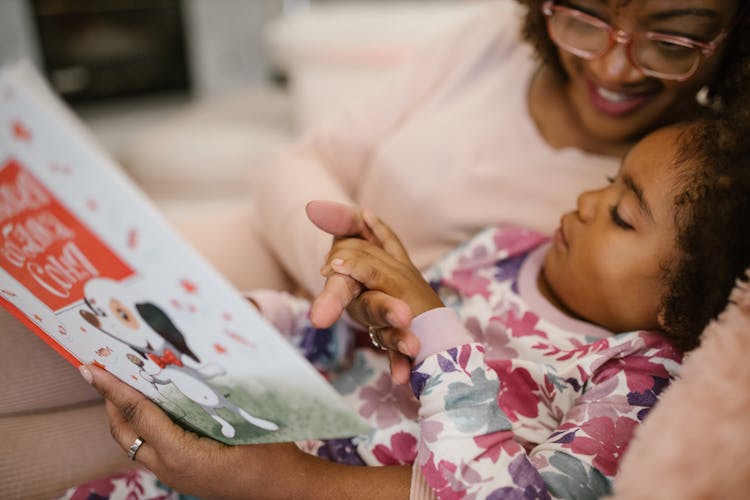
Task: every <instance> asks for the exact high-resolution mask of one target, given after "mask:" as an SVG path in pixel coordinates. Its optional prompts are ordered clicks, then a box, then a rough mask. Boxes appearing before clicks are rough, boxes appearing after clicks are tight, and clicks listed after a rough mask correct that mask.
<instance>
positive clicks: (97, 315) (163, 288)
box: [0, 63, 367, 444]
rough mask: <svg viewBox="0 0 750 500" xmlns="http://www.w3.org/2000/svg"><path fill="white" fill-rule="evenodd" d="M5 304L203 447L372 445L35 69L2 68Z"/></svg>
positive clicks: (0, 271) (1, 284)
mask: <svg viewBox="0 0 750 500" xmlns="http://www.w3.org/2000/svg"><path fill="white" fill-rule="evenodd" d="M0 304H2V305H3V306H5V307H7V308H8V309H9V310H10V311H11V312H12V313H13V314H14V315H16V316H17V317H18V318H19V319H21V320H22V321H23V322H24V323H25V324H26V325H27V326H29V328H30V329H31V330H32V331H33V332H34V333H36V334H37V335H39V336H40V337H41V338H42V339H43V340H44V341H45V342H47V343H48V344H49V345H50V346H52V347H53V348H55V349H56V350H57V351H58V352H59V353H60V354H61V355H62V356H64V357H65V358H66V359H68V361H70V362H71V363H72V364H74V365H77V364H80V363H94V364H97V365H98V366H101V367H103V368H105V369H106V370H108V371H109V372H111V373H113V374H114V375H116V376H117V377H118V378H120V379H121V380H123V381H125V382H126V383H128V384H130V385H131V386H133V387H135V388H136V389H138V390H139V391H141V392H142V393H143V394H145V395H146V396H148V397H149V398H150V399H151V400H153V401H155V402H156V403H157V404H159V405H160V406H161V407H162V408H163V409H164V410H165V411H166V412H167V413H169V414H170V415H171V416H172V418H173V419H174V420H175V421H176V422H178V423H179V424H180V425H183V426H184V427H186V428H188V429H191V430H193V431H196V432H198V433H200V434H201V435H205V436H209V437H211V438H214V439H216V440H219V441H222V442H225V443H228V444H245V443H265V442H282V441H293V440H301V439H311V438H320V439H324V438H335V437H344V436H352V435H356V434H361V433H363V432H367V427H366V425H365V424H364V423H363V422H362V421H361V420H360V419H359V417H358V415H357V414H356V412H354V411H352V410H351V409H350V408H348V407H347V405H346V403H345V402H344V401H343V399H342V398H341V397H340V396H339V395H338V394H337V393H336V391H335V390H334V389H333V388H332V387H331V386H330V385H329V384H328V383H327V382H326V381H325V379H324V378H323V377H322V376H321V375H320V374H319V373H318V372H317V371H316V370H315V369H314V368H313V367H312V366H311V365H310V364H309V363H308V362H307V361H306V360H305V359H304V358H303V357H302V356H300V355H299V354H298V353H297V351H296V350H295V349H294V348H293V347H292V346H291V345H290V344H288V343H287V341H286V340H285V339H284V338H283V337H282V336H281V334H279V333H278V332H277V331H275V330H274V328H273V327H272V326H270V325H269V324H268V323H267V322H266V321H265V320H264V319H263V318H262V317H261V316H260V315H259V314H258V313H257V312H256V311H255V309H254V308H253V307H252V306H250V305H249V304H248V303H247V301H246V300H245V299H244V298H243V297H242V296H241V294H240V293H239V292H238V291H237V290H235V289H234V288H233V287H232V286H231V285H230V284H229V283H228V282H227V281H226V280H225V279H224V278H223V277H222V276H221V275H220V274H219V273H218V272H217V271H215V270H214V269H213V268H212V267H211V266H210V265H209V264H208V263H207V262H205V261H204V260H203V259H202V258H201V257H200V256H199V255H198V254H197V252H196V251H194V250H193V249H192V248H191V247H190V246H189V245H188V244H187V243H185V242H184V241H183V240H182V239H181V238H180V237H179V236H178V235H177V234H176V233H175V232H174V231H173V230H172V229H171V228H170V227H169V225H168V224H167V223H166V221H165V220H164V219H163V218H162V217H161V215H160V214H159V212H158V211H157V210H156V209H155V208H154V207H153V206H152V204H151V203H150V201H149V200H148V199H147V198H146V197H145V196H144V195H143V194H142V193H141V192H140V191H139V189H138V188H137V187H136V186H135V185H134V184H133V183H132V182H131V181H130V180H129V178H128V177H127V176H126V175H125V174H123V173H122V171H121V170H120V169H119V167H118V166H117V165H116V164H114V163H113V161H112V160H111V159H110V158H109V157H108V156H107V154H105V153H104V152H103V151H102V150H101V149H100V148H99V147H98V145H97V144H96V142H95V141H94V140H93V139H92V137H91V135H90V133H89V132H88V131H87V130H86V128H85V126H84V125H83V124H82V123H81V122H80V121H79V120H78V119H77V118H76V116H75V115H74V114H73V113H72V112H71V111H70V110H69V109H67V108H66V107H65V105H64V104H63V103H62V102H61V101H60V100H59V99H58V98H57V97H56V96H55V95H54V94H53V93H52V92H51V91H50V90H49V88H48V87H47V85H46V83H45V82H44V81H43V80H42V79H41V77H39V76H38V74H37V73H36V71H35V70H34V69H33V68H32V67H31V66H30V65H28V64H24V63H21V64H15V65H11V66H6V67H3V68H0ZM30 334H31V333H30Z"/></svg>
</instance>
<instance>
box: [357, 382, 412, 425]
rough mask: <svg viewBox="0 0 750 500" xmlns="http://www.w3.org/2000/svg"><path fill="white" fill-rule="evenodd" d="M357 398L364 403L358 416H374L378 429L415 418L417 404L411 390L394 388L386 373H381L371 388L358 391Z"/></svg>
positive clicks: (403, 387) (400, 386) (402, 387)
mask: <svg viewBox="0 0 750 500" xmlns="http://www.w3.org/2000/svg"><path fill="white" fill-rule="evenodd" d="M359 398H360V399H361V400H362V401H363V402H364V403H363V404H362V405H361V406H360V408H359V414H360V415H362V416H363V417H364V418H370V417H371V416H373V415H375V421H376V422H377V426H378V428H380V429H386V428H388V427H390V426H392V425H396V424H398V423H399V422H400V421H401V420H403V419H408V420H414V419H415V418H417V412H418V409H419V403H418V402H417V400H416V399H415V398H414V394H413V393H412V392H411V389H410V388H409V387H406V386H402V385H399V386H394V385H393V382H392V380H391V377H390V375H389V374H388V373H385V372H384V373H381V374H380V377H378V379H377V380H376V381H375V383H373V384H372V385H371V386H368V387H364V388H363V389H362V390H361V391H359Z"/></svg>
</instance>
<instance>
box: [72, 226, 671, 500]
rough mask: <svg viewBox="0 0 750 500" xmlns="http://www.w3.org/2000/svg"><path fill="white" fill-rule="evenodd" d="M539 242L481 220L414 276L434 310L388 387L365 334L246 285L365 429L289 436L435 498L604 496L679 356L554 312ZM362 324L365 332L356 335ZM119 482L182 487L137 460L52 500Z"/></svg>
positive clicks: (655, 339)
mask: <svg viewBox="0 0 750 500" xmlns="http://www.w3.org/2000/svg"><path fill="white" fill-rule="evenodd" d="M547 247H548V244H547V243H546V242H545V239H544V238H543V237H542V236H540V235H538V234H536V233H533V232H530V231H526V230H522V229H517V228H500V227H497V228H488V229H487V230H485V231H483V232H482V233H480V234H479V235H477V236H476V237H475V238H473V239H472V240H470V241H469V242H468V243H466V244H464V245H462V246H460V247H459V248H457V249H456V250H455V251H453V252H452V253H450V254H449V255H448V256H446V257H445V258H444V259H443V260H441V261H440V262H438V263H437V264H436V265H435V266H433V268H431V269H430V270H429V271H428V272H427V273H426V276H427V277H428V279H429V280H430V281H431V283H432V284H433V285H434V287H435V289H436V290H438V292H439V293H440V295H441V297H442V298H443V302H444V303H445V304H446V306H447V307H446V308H442V309H434V310H432V311H428V312H427V313H424V314H422V315H420V316H418V317H416V318H414V321H413V323H412V330H413V331H414V333H415V334H416V335H417V336H419V337H420V341H421V343H422V352H421V353H420V357H419V358H418V360H417V362H416V364H415V366H414V368H413V371H412V377H411V384H410V386H393V385H392V383H391V378H390V374H389V371H388V362H387V359H386V357H385V356H383V354H382V353H381V352H380V351H376V350H374V349H373V348H372V347H371V346H370V345H369V338H367V334H366V333H364V332H358V331H356V330H354V329H352V328H351V326H350V325H349V324H347V323H346V322H344V321H342V322H339V323H338V324H336V325H334V326H333V327H332V328H329V329H326V330H316V329H314V328H312V327H311V325H310V323H309V321H308V309H309V303H308V302H307V301H304V300H301V299H299V298H295V297H292V296H291V295H288V294H284V293H280V292H273V291H257V292H253V293H252V294H250V296H251V297H252V298H253V299H254V300H255V301H256V303H258V304H259V305H260V307H261V309H262V310H263V313H264V315H266V316H267V317H268V319H269V320H271V322H272V323H274V324H275V325H276V327H277V328H278V329H279V330H280V331H282V333H284V334H285V335H286V336H287V337H288V339H289V340H290V341H291V342H293V343H294V344H295V345H296V346H297V347H298V348H299V349H300V350H301V351H302V352H303V353H304V354H305V355H306V356H307V358H308V359H310V360H311V361H312V362H313V363H314V364H315V365H316V366H317V367H318V368H319V369H320V370H321V371H322V372H323V373H324V374H325V375H326V376H328V377H329V379H330V380H331V382H332V383H333V384H334V385H335V387H336V388H337V389H338V390H339V392H341V393H342V394H343V395H344V396H345V397H346V398H347V399H348V400H349V402H350V403H351V404H352V406H353V407H354V408H355V409H356V410H357V411H358V412H359V414H360V415H361V416H362V417H363V418H364V419H365V420H366V421H368V422H369V423H370V424H371V425H372V431H371V432H370V433H369V434H368V435H365V436H356V437H353V438H350V439H338V440H328V441H308V442H304V443H299V446H300V447H302V448H303V449H305V450H306V451H308V452H310V453H314V454H317V455H319V456H322V457H326V458H329V459H330V460H334V461H337V462H344V463H350V464H358V465H399V464H401V465H408V464H416V466H418V467H419V469H416V470H418V471H419V472H421V475H422V479H423V480H424V481H426V483H427V484H428V485H429V487H430V488H431V489H432V490H433V491H434V493H435V494H436V495H437V496H438V497H439V498H444V499H456V498H496V499H537V498H540V499H546V498H574V499H576V500H579V499H587V498H598V497H602V496H604V495H606V494H607V493H609V491H610V489H611V488H610V482H611V481H612V479H613V477H614V475H615V472H616V471H617V465H618V463H619V461H620V459H621V457H622V456H623V453H624V452H625V450H626V448H627V446H628V443H629V442H630V439H631V438H632V437H633V431H634V430H635V428H636V427H637V426H638V424H639V423H640V422H641V421H642V420H643V419H644V418H645V417H646V415H647V414H648V412H649V410H650V409H651V408H652V406H653V405H654V404H655V403H656V401H657V398H658V396H659V394H660V393H661V391H662V390H664V388H665V387H666V386H667V384H668V383H669V381H670V379H671V378H673V377H674V376H675V375H676V372H677V369H678V367H679V364H680V362H681V356H680V354H679V353H678V352H677V351H675V350H674V349H673V348H672V347H671V345H670V344H669V343H667V342H666V341H665V340H664V339H663V338H662V337H660V336H659V335H657V334H655V333H649V332H631V333H623V334H619V335H612V334H611V333H610V332H607V331H605V330H602V329H600V328H597V327H595V326H592V325H591V324H588V323H584V322H580V321H576V320H572V319H570V318H568V317H566V316H563V315H562V314H561V313H560V312H558V311H557V309H555V308H554V307H553V306H552V305H551V304H549V303H548V302H546V301H545V300H544V299H543V298H542V297H541V295H540V294H539V292H538V290H537V287H536V279H537V276H538V274H539V270H540V268H541V263H542V260H543V257H544V254H545V251H546V249H547ZM362 334H364V338H365V339H366V340H367V342H357V341H356V340H357V338H358V337H362ZM363 346H366V347H363ZM416 475H418V473H417V474H415V476H416ZM412 484H413V485H414V482H412ZM421 484H423V483H421ZM126 490H127V491H129V492H130V493H129V498H165V499H167V498H169V499H181V498H187V497H184V496H183V495H180V494H178V493H176V492H173V491H171V490H170V489H169V488H167V487H166V486H165V485H163V484H161V483H160V482H159V481H158V479H157V478H156V477H155V476H153V475H152V474H150V473H149V472H148V471H145V470H143V469H137V470H134V471H130V472H128V473H127V474H124V475H121V476H112V477H109V478H106V479H105V480H100V481H98V482H95V483H89V484H87V485H83V486H79V487H76V488H72V489H71V490H69V491H68V492H66V493H65V494H64V495H63V496H61V497H59V498H62V499H66V500H67V499H75V498H89V495H90V493H91V492H92V491H97V492H99V493H98V494H100V495H101V498H110V497H111V498H115V497H117V496H116V495H115V496H112V495H114V492H115V491H119V492H122V491H126ZM412 495H414V491H412ZM118 498H122V496H120V497H118Z"/></svg>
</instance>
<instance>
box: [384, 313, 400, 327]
mask: <svg viewBox="0 0 750 500" xmlns="http://www.w3.org/2000/svg"><path fill="white" fill-rule="evenodd" d="M385 321H386V323H388V324H389V325H391V326H394V327H397V328H398V327H401V326H403V325H402V324H401V321H399V319H398V316H396V315H395V314H393V313H392V312H387V313H385Z"/></svg>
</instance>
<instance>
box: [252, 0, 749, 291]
mask: <svg viewBox="0 0 750 500" xmlns="http://www.w3.org/2000/svg"><path fill="white" fill-rule="evenodd" d="M620 4H623V2H600V1H593V0H581V1H576V2H562V3H561V4H560V3H557V4H556V3H552V2H542V1H533V2H527V11H525V12H526V14H525V18H524V21H523V26H521V25H520V23H519V21H521V19H520V18H519V16H520V15H523V14H524V10H523V9H519V5H517V4H516V2H510V1H507V0H505V1H499V2H492V3H489V4H488V9H487V11H486V12H484V14H483V15H482V16H480V17H478V18H476V19H474V20H473V21H471V22H469V23H467V24H466V25H464V26H463V28H462V29H460V30H458V31H457V32H456V33H454V34H453V36H452V37H448V38H446V39H445V40H443V41H442V42H441V43H438V44H436V46H435V47H432V48H431V49H429V50H427V51H426V52H424V53H423V54H422V55H421V57H418V58H416V59H415V60H414V61H413V62H412V64H409V65H406V66H405V67H403V68H402V69H401V70H400V71H399V72H398V73H397V74H396V75H394V76H393V77H392V78H391V79H390V81H389V82H388V83H386V84H384V86H383V87H382V88H381V89H380V91H379V92H377V93H376V94H375V95H374V96H371V97H370V99H368V100H362V101H360V102H357V103H353V104H352V105H350V106H349V108H347V109H346V110H345V111H344V112H342V113H338V114H336V115H333V116H331V117H329V118H328V119H326V120H324V121H323V122H322V123H321V124H320V126H319V127H317V128H316V129H315V130H312V131H311V132H310V133H309V134H307V135H306V136H305V137H303V138H302V139H301V141H300V142H299V143H298V144H297V145H296V146H295V147H294V148H292V149H291V150H289V151H288V152H287V153H286V154H284V155H283V156H282V157H281V158H280V159H279V160H278V161H276V162H275V163H274V164H273V165H270V166H269V168H267V169H264V170H263V172H262V173H261V174H260V175H262V177H261V178H260V179H259V180H258V183H257V186H256V187H257V189H256V192H255V199H256V202H257V211H258V215H259V220H260V221H261V224H262V226H263V227H264V236H265V239H266V241H267V242H268V245H269V247H270V248H271V249H272V253H273V255H274V256H275V257H276V258H278V259H279V260H280V262H281V263H282V264H283V269H284V271H285V272H286V273H287V274H288V277H289V278H291V281H292V282H293V283H294V284H295V285H298V286H300V287H301V288H302V289H304V290H305V291H307V292H309V293H317V292H318V291H319V290H320V286H321V284H322V279H321V277H320V275H319V274H318V273H317V271H316V269H317V267H318V266H319V265H320V263H321V262H322V258H323V256H324V255H325V253H326V251H327V250H328V247H329V243H330V240H329V238H328V237H327V235H325V234H323V233H321V232H320V231H317V230H316V229H315V228H314V227H312V226H311V225H310V224H309V222H308V220H307V218H306V217H305V212H304V206H305V205H306V203H307V202H308V201H310V200H312V199H326V200H334V201H339V202H343V203H345V204H348V205H359V206H366V207H369V208H371V209H373V211H374V212H375V213H377V214H378V216H379V217H381V218H382V219H383V220H385V221H387V222H388V223H389V224H391V225H392V226H393V227H394V230H395V231H397V232H398V234H401V235H403V238H404V244H405V246H406V248H407V250H408V251H409V252H410V255H412V257H413V259H414V262H415V264H417V265H418V266H419V267H420V268H425V267H426V266H427V265H429V264H431V263H432V262H434V260H435V259H436V258H437V257H438V256H439V255H442V254H443V253H444V252H445V251H447V250H448V249H449V248H452V247H453V246H454V245H455V244H457V243H458V242H459V241H462V240H465V239H466V238H467V237H468V236H470V235H471V234H474V233H475V232H476V231H477V230H478V229H479V228H480V227H484V226H485V225H486V224H488V223H490V222H492V216H491V215H490V214H495V215H496V214H502V216H503V218H504V219H505V221H506V222H510V223H516V224H522V225H525V226H528V227H532V228H534V229H537V230H541V231H543V232H549V231H551V230H552V229H553V228H554V224H555V223H556V220H555V215H554V214H557V213H559V212H560V211H562V210H564V209H565V207H568V206H570V204H571V203H572V202H573V201H574V200H573V197H574V193H576V192H579V191H581V190H584V189H587V188H590V187H592V186H596V185H598V183H599V182H600V180H601V178H602V176H607V175H612V174H613V173H614V171H615V169H616V166H617V164H618V160H619V156H620V155H621V154H622V152H623V151H625V150H626V149H627V148H628V147H629V146H630V145H631V144H632V143H633V142H634V141H635V140H637V139H638V138H640V137H641V136H643V135H644V134H645V133H647V132H649V131H651V130H653V129H654V128H657V127H659V126H661V125H664V124H667V123H671V122H675V121H678V120H685V119H690V118H692V117H694V116H697V115H699V114H701V113H703V112H706V111H709V110H710V108H709V107H706V106H705V105H701V104H699V103H698V102H697V101H696V95H697V94H699V95H700V97H701V101H702V102H703V103H704V104H717V103H718V102H719V101H720V100H721V101H724V105H726V106H731V105H732V101H733V99H734V97H735V95H736V93H737V90H738V85H739V83H738V77H737V75H738V72H739V70H740V69H741V68H742V67H743V66H744V65H746V64H747V61H748V54H750V35H748V34H747V31H746V30H745V28H744V27H745V26H746V25H747V23H748V20H747V16H746V15H744V13H743V15H742V16H740V14H739V13H738V12H737V11H738V6H739V4H740V2H737V1H734V0H710V1H706V0H700V1H698V0H696V1H691V2H689V3H687V4H686V3H684V2H653V1H646V0H637V1H630V2H625V3H624V5H623V6H621V7H616V6H617V5H620ZM611 26H616V29H614V28H611ZM619 30H623V31H619ZM633 33H636V34H635V35H632V34H633ZM524 38H525V39H526V41H528V42H530V43H525V41H524ZM615 40H619V41H615ZM532 46H533V47H532ZM446 200H454V203H446ZM258 261H259V262H265V259H258ZM246 265H249V266H252V265H253V262H252V259H248V262H246ZM281 271H282V270H281V268H271V269H269V268H268V267H267V266H264V269H258V273H257V275H258V276H259V282H258V283H255V284H253V285H254V286H256V287H257V286H271V287H273V288H278V287H279V285H280V284H282V283H283V275H282V273H281ZM264 273H272V274H271V275H269V274H264ZM261 276H263V278H261Z"/></svg>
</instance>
